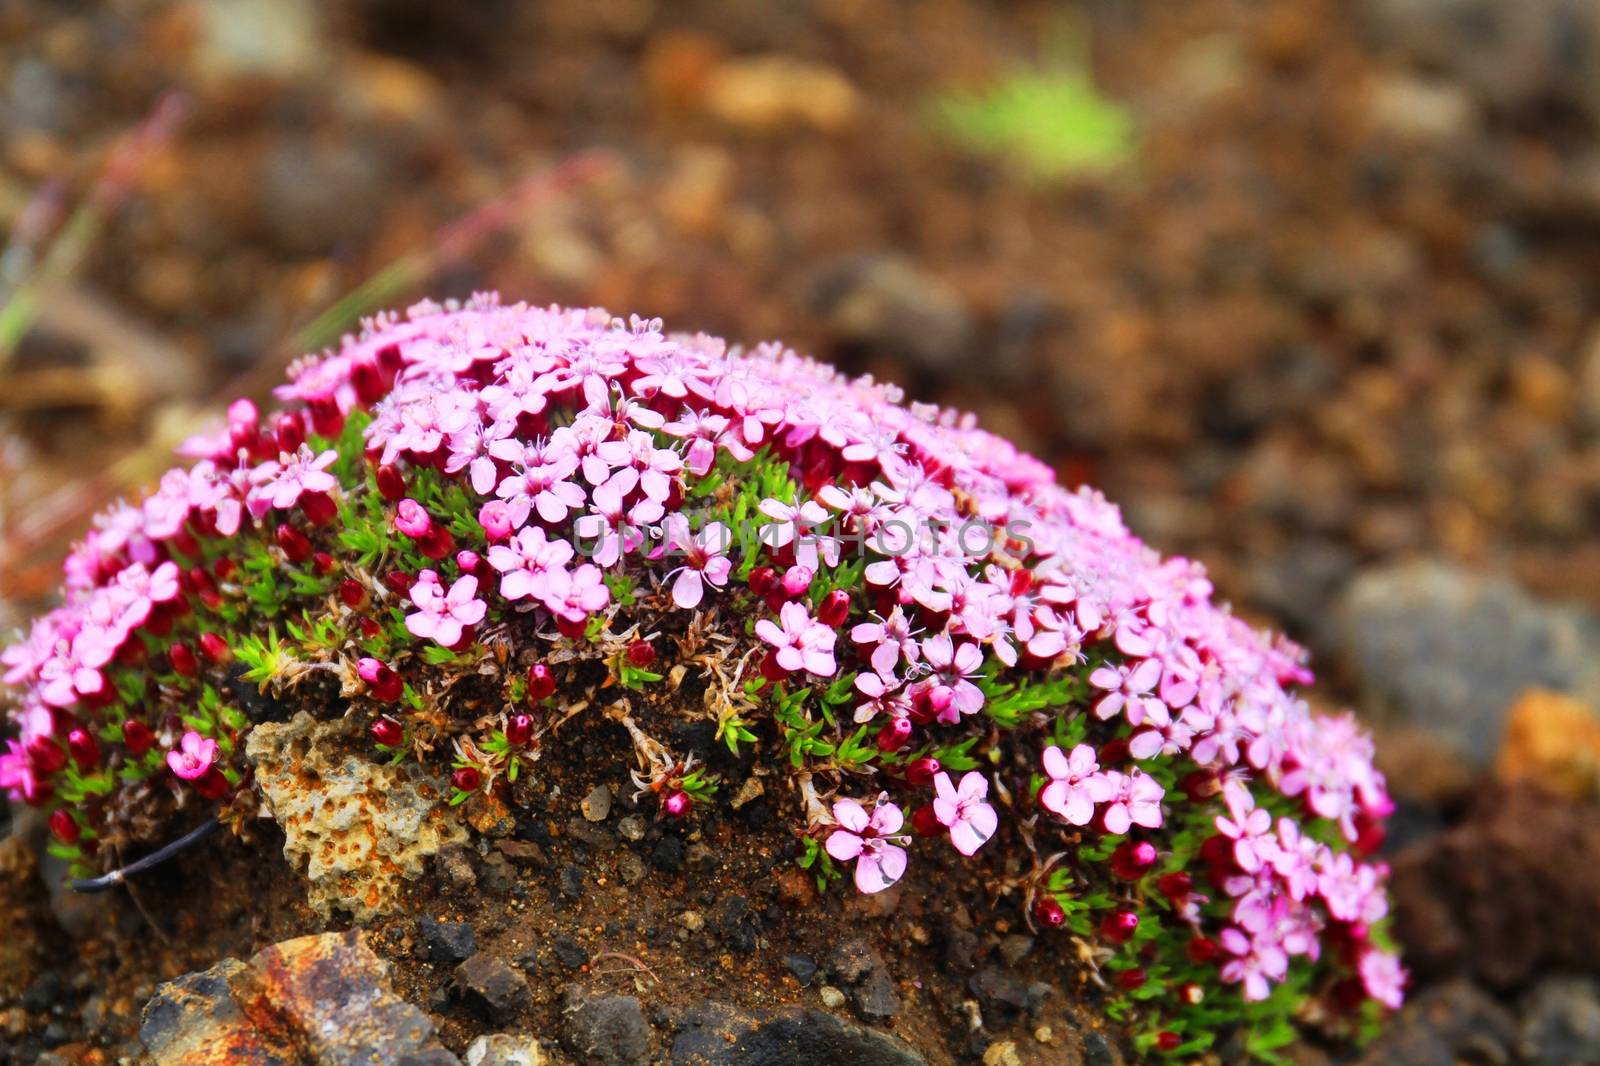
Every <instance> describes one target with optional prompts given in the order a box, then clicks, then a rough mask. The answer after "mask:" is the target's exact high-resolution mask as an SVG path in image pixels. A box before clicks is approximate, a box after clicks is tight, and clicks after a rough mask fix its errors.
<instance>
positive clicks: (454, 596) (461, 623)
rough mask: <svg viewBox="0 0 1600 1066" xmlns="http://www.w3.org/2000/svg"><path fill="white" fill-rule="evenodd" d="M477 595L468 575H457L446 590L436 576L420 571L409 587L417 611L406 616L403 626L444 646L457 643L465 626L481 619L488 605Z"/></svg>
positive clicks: (476, 581)
mask: <svg viewBox="0 0 1600 1066" xmlns="http://www.w3.org/2000/svg"><path fill="white" fill-rule="evenodd" d="M477 596H478V579H477V578H475V577H473V576H472V575H470V574H468V575H467V576H466V577H461V578H457V579H456V582H455V584H453V585H451V586H450V591H449V592H445V590H444V589H443V588H442V587H441V586H440V584H439V575H438V574H437V573H435V572H434V571H432V570H424V571H422V573H420V574H418V575H417V583H416V584H414V585H412V586H411V602H412V603H414V604H416V605H417V610H416V611H414V612H413V613H411V614H408V615H406V628H407V629H409V630H410V631H411V634H412V636H415V637H421V638H422V639H424V640H427V639H429V638H432V639H433V640H434V642H435V643H438V644H441V645H443V646H444V647H446V648H449V647H453V646H454V645H456V644H459V643H461V637H462V634H463V633H465V632H466V627H467V626H474V625H477V624H478V623H479V622H481V621H483V616H484V614H485V613H486V612H487V611H488V606H487V605H486V604H485V603H484V602H483V601H482V600H480V599H478V598H477Z"/></svg>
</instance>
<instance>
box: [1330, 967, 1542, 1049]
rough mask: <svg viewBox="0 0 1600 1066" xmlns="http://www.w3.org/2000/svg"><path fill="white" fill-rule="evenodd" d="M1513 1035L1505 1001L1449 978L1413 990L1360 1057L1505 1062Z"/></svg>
mask: <svg viewBox="0 0 1600 1066" xmlns="http://www.w3.org/2000/svg"><path fill="white" fill-rule="evenodd" d="M1513 1039H1514V1029H1513V1027H1512V1022H1511V1016H1510V1015H1509V1014H1508V1013H1507V1012H1506V1010H1505V1008H1504V1007H1501V1006H1500V1005H1499V1004H1497V1003H1495V1002H1494V1001H1493V1000H1492V999H1490V998H1489V997H1488V996H1486V995H1484V994H1483V993H1482V992H1481V991H1479V990H1478V989H1476V988H1474V987H1473V986H1472V985H1470V984H1468V983H1466V982H1465V981H1451V982H1449V983H1447V984H1444V985H1439V986H1436V987H1434V988H1428V989H1424V990H1423V991H1422V992H1420V993H1418V994H1417V995H1415V996H1413V997H1412V998H1411V999H1410V1000H1409V1001H1408V1002H1407V1003H1406V1005H1405V1007H1404V1008H1402V1009H1401V1011H1400V1014H1399V1015H1398V1016H1397V1017H1395V1018H1394V1019H1393V1020H1391V1021H1390V1022H1389V1024H1388V1026H1387V1027H1386V1028H1385V1029H1384V1031H1383V1033H1382V1034H1381V1035H1380V1036H1379V1037H1378V1038H1377V1039H1376V1040H1374V1041H1373V1042H1372V1043H1371V1044H1370V1045H1368V1047H1367V1049H1366V1051H1365V1053H1364V1054H1363V1055H1362V1056H1361V1058H1360V1059H1359V1060H1358V1061H1359V1063H1360V1066H1457V1064H1458V1063H1461V1062H1482V1063H1509V1062H1511V1061H1512V1060H1511V1050H1510V1048H1511V1044H1512V1041H1513Z"/></svg>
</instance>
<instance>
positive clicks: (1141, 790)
mask: <svg viewBox="0 0 1600 1066" xmlns="http://www.w3.org/2000/svg"><path fill="white" fill-rule="evenodd" d="M1105 776H1106V777H1107V778H1108V779H1109V780H1110V782H1111V785H1112V787H1113V789H1114V790H1115V791H1114V792H1113V794H1112V796H1111V805H1110V806H1109V807H1107V808H1106V809H1105V815H1104V817H1105V825H1106V832H1108V833H1117V834H1121V833H1126V832H1127V831H1128V828H1129V826H1132V825H1142V826H1144V827H1145V828H1146V829H1159V828H1161V797H1162V796H1164V795H1166V790H1165V789H1163V788H1162V787H1161V785H1160V784H1159V783H1158V782H1157V781H1156V779H1155V778H1153V777H1150V776H1149V775H1147V774H1144V773H1142V772H1141V771H1139V770H1137V769H1135V770H1131V771H1129V772H1128V773H1126V774H1121V773H1118V772H1117V771H1115V770H1109V771H1107V772H1106V775H1105Z"/></svg>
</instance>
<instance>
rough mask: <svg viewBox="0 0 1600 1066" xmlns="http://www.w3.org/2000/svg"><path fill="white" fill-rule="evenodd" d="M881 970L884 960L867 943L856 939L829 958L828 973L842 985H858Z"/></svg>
mask: <svg viewBox="0 0 1600 1066" xmlns="http://www.w3.org/2000/svg"><path fill="white" fill-rule="evenodd" d="M881 969H883V960H882V959H881V958H879V957H878V953H877V952H876V951H874V950H872V948H870V947H868V946H867V942H866V941H864V940H861V939H859V938H855V937H853V938H851V939H849V940H846V941H844V942H843V943H841V944H840V945H839V946H838V947H836V948H834V949H833V954H831V955H829V956H828V972H829V973H831V974H833V976H834V978H835V979H837V980H838V981H839V983H840V984H845V985H853V984H856V983H858V982H860V981H861V980H862V979H863V978H865V977H866V976H867V974H869V973H871V972H873V971H874V970H881Z"/></svg>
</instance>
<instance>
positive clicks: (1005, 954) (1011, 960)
mask: <svg viewBox="0 0 1600 1066" xmlns="http://www.w3.org/2000/svg"><path fill="white" fill-rule="evenodd" d="M1032 951H1033V937H1031V936H1024V935H1023V934H1021V933H1012V934H1011V935H1010V936H1007V937H1005V938H1003V939H1002V940H1001V941H1000V957H1001V958H1002V959H1004V960H1005V963H1006V965H1007V966H1013V967H1014V966H1016V965H1017V964H1018V963H1020V962H1021V961H1022V960H1023V959H1025V958H1027V957H1028V955H1029V953H1030V952H1032Z"/></svg>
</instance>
